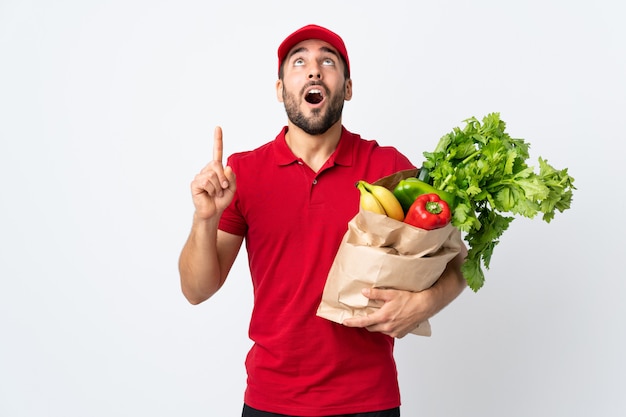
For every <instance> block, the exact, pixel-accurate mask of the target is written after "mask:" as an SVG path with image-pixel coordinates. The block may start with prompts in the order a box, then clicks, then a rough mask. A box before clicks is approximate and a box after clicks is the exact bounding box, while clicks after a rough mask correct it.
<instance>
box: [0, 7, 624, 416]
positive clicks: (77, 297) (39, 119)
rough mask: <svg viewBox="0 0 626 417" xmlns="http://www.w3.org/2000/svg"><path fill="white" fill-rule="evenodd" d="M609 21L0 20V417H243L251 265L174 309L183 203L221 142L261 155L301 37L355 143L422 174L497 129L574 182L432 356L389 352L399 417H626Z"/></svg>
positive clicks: (420, 342) (580, 12) (556, 13)
mask: <svg viewBox="0 0 626 417" xmlns="http://www.w3.org/2000/svg"><path fill="white" fill-rule="evenodd" d="M624 16H625V13H624V11H623V6H622V5H621V2H619V1H618V0H615V1H609V0H597V1H594V2H590V1H579V0H574V1H571V0H569V1H566V0H562V1H557V0H541V1H534V0H533V1H524V2H521V1H520V2H503V1H497V0H493V1H488V0H480V1H461V0H455V1H454V0H448V1H428V2H421V1H412V2H411V1H396V2H393V1H389V2H379V1H363V0H360V1H337V0H332V1H323V0H318V1H316V2H294V1H284V2H277V1H269V0H266V1H252V0H250V1H229V2H226V1H223V2H221V3H217V2H211V1H199V0H197V1H192V0H176V1H173V0H162V1H158V0H156V1H155V0H150V1H148V0H145V1H140V0H119V1H108V2H107V1H78V0H64V1H63V0H59V1H35V0H30V1H29V0H0V140H1V141H0V415H1V416H6V417H17V416H37V417H40V416H60V417H61V416H62V417H69V416H81V417H84V416H90V417H97V416H107V417H109V416H154V417H156V416H183V415H184V416H216V417H222V416H237V415H240V410H241V403H242V395H243V389H244V386H245V371H244V368H243V361H244V356H245V353H246V351H247V349H248V347H249V340H248V339H247V320H248V317H249V313H250V307H251V305H250V303H251V286H250V283H249V276H248V274H247V269H246V266H247V264H246V259H245V252H242V256H240V258H239V259H238V261H237V263H236V266H235V269H234V270H233V271H232V273H231V276H230V278H229V281H228V282H227V284H226V286H225V287H224V288H223V290H222V291H221V292H220V293H218V294H217V295H216V296H215V297H214V298H213V299H211V300H210V301H209V302H206V303H204V304H202V305H199V306H191V305H189V304H187V302H186V301H185V300H184V298H183V296H182V295H181V293H180V289H179V283H178V273H177V259H178V255H179V252H180V249H181V247H182V244H183V242H184V240H185V238H186V237H187V233H188V230H189V227H190V224H191V216H192V210H193V206H192V204H191V199H190V196H189V190H188V186H189V182H190V181H191V179H192V178H193V176H194V175H195V173H196V171H198V170H199V169H200V168H201V167H202V166H203V165H204V164H205V163H206V162H208V160H209V158H210V156H211V141H212V131H213V127H214V126H215V125H217V124H220V125H222V126H223V128H224V137H225V153H226V154H230V153H232V152H235V151H239V150H244V149H250V148H252V147H256V146H258V145H260V144H262V143H265V142H267V141H269V140H271V139H273V138H274V136H275V135H276V134H277V133H278V131H279V129H280V128H281V127H282V126H283V124H284V123H285V114H284V110H283V107H282V105H281V104H280V103H278V102H277V100H276V98H275V92H274V83H275V80H276V65H277V64H276V56H275V51H276V48H277V46H278V44H279V43H280V41H281V40H282V39H283V38H284V37H285V36H286V35H287V34H288V33H290V32H291V31H293V30H295V29H297V28H298V27H300V26H303V25H305V24H308V23H318V24H322V25H325V26H327V27H329V28H331V29H333V30H335V31H337V32H338V33H340V34H341V35H342V36H343V38H344V40H345V42H346V43H347V45H348V50H349V53H350V58H351V61H352V69H353V70H352V75H353V80H354V97H353V100H352V101H351V102H349V103H347V105H346V107H345V112H344V124H345V125H346V127H348V129H350V130H352V131H354V132H357V133H360V134H361V135H362V136H363V137H365V138H368V139H377V140H378V141H379V142H380V143H381V144H385V145H393V146H396V147H397V148H398V149H400V150H401V151H402V152H404V153H405V154H407V155H408V156H409V157H410V158H411V159H413V161H414V162H415V163H416V164H419V163H420V162H421V158H422V152H424V151H430V150H432V149H433V148H434V146H435V145H436V142H437V141H438V139H439V138H440V137H441V136H442V135H443V134H445V133H447V132H449V131H450V130H452V128H453V127H455V126H462V125H463V123H462V121H463V120H464V119H466V118H468V117H470V116H476V117H479V118H481V117H482V116H483V115H485V114H487V113H489V112H494V111H496V112H500V114H501V117H502V119H503V120H505V121H506V122H507V131H508V132H509V133H510V134H511V135H512V136H514V137H521V138H524V139H526V140H527V141H528V142H530V143H531V144H532V147H531V156H532V159H533V160H532V161H530V162H531V164H534V163H535V162H536V158H537V157H538V156H543V157H544V158H546V159H548V161H549V162H550V163H551V164H553V165H554V166H555V167H557V168H565V167H568V168H569V173H570V174H571V175H572V176H573V177H575V179H576V183H575V184H576V186H577V188H578V190H577V191H576V193H575V196H574V202H573V205H572V209H571V210H569V211H566V212H565V213H563V214H557V216H556V218H555V220H554V221H553V222H551V223H550V224H546V223H544V222H543V221H541V220H540V219H534V220H527V219H519V220H516V221H514V222H513V224H512V226H511V227H510V229H509V230H507V232H505V234H504V236H503V238H502V241H501V243H500V245H499V246H498V247H497V248H496V252H495V253H494V258H493V262H492V266H491V269H490V270H489V271H487V282H486V284H485V287H484V288H483V289H482V290H480V291H479V292H478V293H473V292H472V291H469V290H468V291H466V292H465V293H464V294H462V295H461V297H460V298H458V299H457V300H456V301H455V302H454V304H452V305H450V306H449V307H448V308H447V309H446V310H444V311H443V312H442V313H441V314H440V315H439V316H437V317H435V318H434V319H433V320H431V324H432V326H433V332H434V333H433V336H432V337H431V338H423V337H418V336H413V335H410V336H407V337H406V338H404V339H401V340H398V342H397V350H396V351H397V360H398V367H399V377H400V380H401V386H402V394H403V406H402V413H403V416H407V417H410V416H428V417H439V416H442V417H443V416H445V417H454V416H459V417H461V416H462V417H471V416H502V415H506V416H518V417H527V416H533V417H534V416H570V417H571V416H591V415H593V416H607V417H608V416H615V417H617V416H623V415H625V414H626V400H625V396H624V392H625V391H624V389H625V388H626V382H625V376H624V375H625V372H626V365H625V363H624V362H625V361H624V354H623V352H624V351H626V342H625V339H626V338H625V336H626V335H625V329H626V326H625V325H624V319H625V318H626V303H624V302H623V297H624V294H625V290H626V280H625V279H624V278H625V273H624V270H623V267H622V261H623V257H624V254H625V251H624V243H623V242H624V241H623V238H624V231H625V227H624V219H623V210H624V208H625V207H626V204H625V203H626V199H625V197H624V195H625V193H624V187H623V180H622V179H621V178H620V176H621V174H620V173H621V171H622V170H623V163H624V161H625V157H624V155H625V154H624V151H625V147H624V144H623V140H624V127H623V124H624V122H623V121H624V117H625V114H626V112H625V110H626V77H625V75H626V50H625V47H624V41H623V40H624V39H626V29H625V26H624ZM276 186H277V187H280V184H277V185H276ZM364 366H366V364H364Z"/></svg>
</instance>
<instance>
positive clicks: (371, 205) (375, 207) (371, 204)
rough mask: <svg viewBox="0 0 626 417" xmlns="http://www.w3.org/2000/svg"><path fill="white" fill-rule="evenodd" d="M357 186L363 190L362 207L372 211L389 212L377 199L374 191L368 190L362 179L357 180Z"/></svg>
mask: <svg viewBox="0 0 626 417" xmlns="http://www.w3.org/2000/svg"><path fill="white" fill-rule="evenodd" d="M356 186H357V188H358V189H359V191H360V192H361V198H360V201H359V203H360V204H361V208H362V209H363V210H367V211H372V212H374V213H378V214H385V215H386V214H387V213H386V212H385V209H384V208H383V206H382V205H381V204H380V203H379V202H378V200H377V199H376V197H374V195H373V194H372V193H370V192H369V191H367V189H366V188H365V185H364V184H363V182H362V181H359V182H357V183H356Z"/></svg>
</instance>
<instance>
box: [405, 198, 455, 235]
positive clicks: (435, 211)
mask: <svg viewBox="0 0 626 417" xmlns="http://www.w3.org/2000/svg"><path fill="white" fill-rule="evenodd" d="M450 218H451V214H450V207H449V206H448V203H446V202H445V201H444V200H442V199H441V198H440V197H439V196H438V195H437V194H434V193H430V194H422V195H420V196H419V197H417V198H416V199H415V201H414V202H413V204H411V207H410V208H409V211H408V212H407V214H406V217H405V218H404V222H405V223H408V224H410V225H412V226H415V227H419V228H420V229H425V230H433V229H438V228H440V227H444V226H445V225H447V224H448V223H449V222H450Z"/></svg>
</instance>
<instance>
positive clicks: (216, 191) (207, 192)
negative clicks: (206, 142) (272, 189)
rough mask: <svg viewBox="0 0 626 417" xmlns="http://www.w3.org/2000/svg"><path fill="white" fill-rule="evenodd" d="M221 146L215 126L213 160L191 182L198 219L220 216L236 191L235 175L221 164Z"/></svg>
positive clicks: (220, 138)
mask: <svg viewBox="0 0 626 417" xmlns="http://www.w3.org/2000/svg"><path fill="white" fill-rule="evenodd" d="M223 146H224V145H223V140H222V128H221V127H219V126H217V127H216V128H215V131H214V134H213V160H212V161H211V162H209V163H208V164H207V165H206V166H205V167H204V168H202V170H201V171H200V172H199V173H198V174H197V175H196V176H195V178H194V179H193V181H192V182H191V195H192V197H193V204H194V206H195V208H196V213H195V215H196V217H197V218H198V219H202V220H208V219H211V218H213V217H215V216H219V215H221V213H222V212H223V211H224V209H226V207H228V205H229V204H230V202H231V201H232V199H233V196H234V194H235V190H236V189H237V184H236V180H235V173H234V172H233V170H232V169H231V168H230V167H228V166H227V167H224V165H223V164H222V155H223Z"/></svg>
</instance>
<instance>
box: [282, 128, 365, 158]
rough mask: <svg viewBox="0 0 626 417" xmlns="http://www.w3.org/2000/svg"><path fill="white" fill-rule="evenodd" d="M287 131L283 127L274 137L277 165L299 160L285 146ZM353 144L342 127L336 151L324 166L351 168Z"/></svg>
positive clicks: (352, 137)
mask: <svg viewBox="0 0 626 417" xmlns="http://www.w3.org/2000/svg"><path fill="white" fill-rule="evenodd" d="M287 130H288V127H287V126H285V127H283V129H282V130H281V131H280V133H279V134H278V136H276V139H274V154H275V156H276V162H277V163H278V165H289V164H292V163H294V162H298V160H299V158H298V157H297V156H295V155H294V154H293V152H291V149H289V146H287V140H286V139H285V134H286V133H287ZM355 143H356V142H355V136H354V135H353V134H352V133H350V132H349V131H348V130H347V129H346V128H345V127H343V126H342V127H341V138H339V143H338V144H337V149H335V152H333V153H332V155H331V156H330V158H328V162H327V163H326V164H325V165H333V164H336V165H343V166H351V165H352V156H353V155H354V152H353V150H354V146H355Z"/></svg>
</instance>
